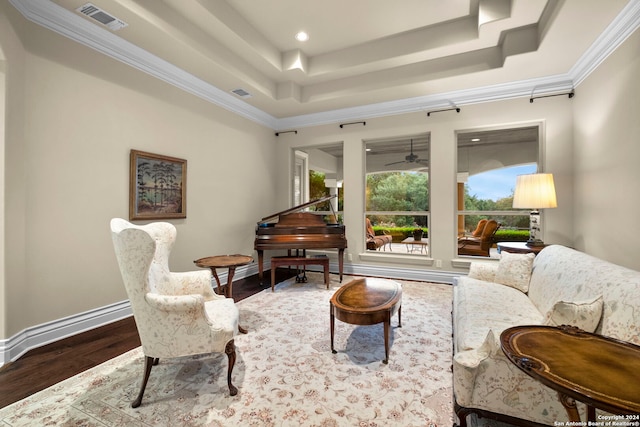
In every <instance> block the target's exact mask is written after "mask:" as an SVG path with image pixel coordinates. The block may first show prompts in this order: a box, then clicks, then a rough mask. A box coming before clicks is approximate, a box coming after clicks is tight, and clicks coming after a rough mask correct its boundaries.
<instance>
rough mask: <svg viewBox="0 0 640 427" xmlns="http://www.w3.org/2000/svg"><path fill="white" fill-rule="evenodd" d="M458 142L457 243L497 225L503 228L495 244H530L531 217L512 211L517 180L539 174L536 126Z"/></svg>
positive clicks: (462, 136)
mask: <svg viewBox="0 0 640 427" xmlns="http://www.w3.org/2000/svg"><path fill="white" fill-rule="evenodd" d="M457 140H458V237H464V236H468V235H469V234H471V233H472V232H473V231H474V230H475V228H476V225H477V224H478V222H479V221H480V220H481V219H494V220H496V221H497V222H498V223H499V224H500V228H499V230H498V231H497V232H496V236H495V237H494V239H493V240H494V243H495V241H498V240H501V241H504V240H513V241H526V240H527V239H528V238H529V234H528V233H529V212H528V211H522V210H517V209H513V208H512V203H513V193H514V190H515V184H516V177H517V176H518V175H522V174H529V173H535V172H537V170H538V151H539V148H538V147H539V143H538V126H529V127H522V128H516V129H499V130H491V131H472V132H461V133H458V135H457ZM490 254H491V251H490Z"/></svg>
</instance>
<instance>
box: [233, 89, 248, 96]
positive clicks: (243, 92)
mask: <svg viewBox="0 0 640 427" xmlns="http://www.w3.org/2000/svg"><path fill="white" fill-rule="evenodd" d="M231 92H233V93H235V94H236V95H238V96H239V97H240V98H251V94H250V93H249V92H247V91H246V90H244V89H234V90H232V91H231Z"/></svg>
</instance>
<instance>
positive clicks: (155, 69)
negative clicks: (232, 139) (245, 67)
mask: <svg viewBox="0 0 640 427" xmlns="http://www.w3.org/2000/svg"><path fill="white" fill-rule="evenodd" d="M9 2H10V3H11V4H12V5H13V6H14V7H15V8H16V9H17V10H18V11H19V12H20V13H21V14H22V15H23V16H24V17H25V18H27V19H28V20H30V21H32V22H34V23H36V24H38V25H40V26H43V27H45V28H47V29H49V30H51V31H54V32H56V33H58V34H60V35H63V36H65V37H68V38H70V39H71V40H74V41H76V42H78V43H80V44H83V45H85V46H87V47H90V48H91V49H94V50H96V51H98V52H100V53H103V54H104V55H107V56H109V57H111V58H113V59H116V60H118V61H121V62H123V63H125V64H127V65H129V66H131V67H133V68H136V69H138V70H140V71H143V72H145V73H147V74H150V75H152V76H154V77H156V78H158V79H160V80H163V81H165V82H166V83H169V84H171V85H173V86H176V87H178V88H180V89H182V90H184V91H186V92H189V93H191V94H193V95H196V96H198V97H200V98H202V99H204V100H206V101H209V102H211V103H213V104H216V105H218V106H220V107H222V108H225V109H226V110H229V111H231V112H233V113H235V114H238V115H240V116H243V117H246V118H248V119H250V120H252V121H254V122H257V123H259V124H261V125H264V126H267V127H270V128H275V127H277V119H276V118H275V117H273V116H271V115H269V114H267V113H265V112H264V111H262V110H260V109H258V108H256V107H254V106H252V105H250V104H247V103H246V102H244V101H242V100H240V99H237V98H235V97H234V96H233V95H231V94H229V93H227V92H225V91H223V90H220V89H218V88H217V87H215V86H213V85H211V84H209V83H207V82H205V81H204V80H202V79H199V78H197V77H195V76H194V75H192V74H190V73H188V72H186V71H184V70H183V69H181V68H179V67H176V66H175V65H173V64H171V63H169V62H167V61H165V60H163V59H161V58H159V57H157V56H155V55H153V54H151V53H149V52H147V51H146V50H144V49H142V48H140V47H138V46H136V45H134V44H133V43H130V42H128V41H126V40H124V39H122V38H120V37H118V36H117V35H115V34H113V33H111V32H110V31H108V30H106V29H104V28H102V27H100V26H98V25H96V24H93V23H91V22H90V21H88V20H86V19H84V18H83V17H81V16H80V15H77V14H75V13H73V12H71V11H69V10H67V9H65V8H63V7H62V6H59V5H57V4H56V3H53V2H51V1H49V0H46V1H32V0H9Z"/></svg>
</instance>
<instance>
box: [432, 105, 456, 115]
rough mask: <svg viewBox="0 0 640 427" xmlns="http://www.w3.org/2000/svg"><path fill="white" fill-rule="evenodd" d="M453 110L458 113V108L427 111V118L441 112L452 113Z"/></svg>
mask: <svg viewBox="0 0 640 427" xmlns="http://www.w3.org/2000/svg"><path fill="white" fill-rule="evenodd" d="M453 110H456V113H459V112H460V108H459V107H456V108H447V109H445V110H435V111H429V112H428V113H427V117H429V116H431V113H441V112H443V111H453Z"/></svg>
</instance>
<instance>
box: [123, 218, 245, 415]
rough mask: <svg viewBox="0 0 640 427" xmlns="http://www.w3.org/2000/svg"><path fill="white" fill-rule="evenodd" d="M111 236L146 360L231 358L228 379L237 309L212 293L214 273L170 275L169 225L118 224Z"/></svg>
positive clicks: (172, 237) (171, 231) (171, 229)
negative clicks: (220, 355)
mask: <svg viewBox="0 0 640 427" xmlns="http://www.w3.org/2000/svg"><path fill="white" fill-rule="evenodd" d="M111 235H112V239H113V244H114V248H115V252H116V258H117V260H118V265H119V266H120V272H121V274H122V279H123V281H124V285H125V288H126V291H127V295H128V297H129V301H130V303H131V309H132V311H133V316H134V318H135V321H136V326H137V328H138V333H139V335H140V341H141V343H142V350H143V352H144V354H145V356H146V357H147V358H152V359H158V358H167V357H181V356H189V355H196V354H203V353H227V355H228V356H229V362H230V364H229V378H230V374H231V369H232V368H233V362H235V347H234V346H233V338H234V337H235V335H236V334H237V332H238V318H239V312H238V308H237V307H236V305H235V303H234V301H233V299H230V298H225V297H224V296H221V295H216V294H215V293H214V292H213V290H212V288H211V277H212V276H211V271H209V270H199V271H191V272H183V273H174V272H171V271H169V263H168V261H169V254H170V252H171V248H172V247H173V244H174V242H175V239H176V229H175V227H174V226H173V225H172V224H170V223H166V222H157V223H151V224H147V225H144V226H137V225H134V224H131V223H129V222H128V221H125V220H123V219H120V218H114V219H112V220H111ZM232 357H233V360H232ZM148 369H149V370H150V369H151V368H150V367H149V368H148ZM147 375H148V374H147ZM229 385H230V389H231V390H232V394H233V389H232V386H231V383H230V381H229ZM143 391H144V386H143V390H142V392H143ZM140 399H141V396H140ZM138 404H139V402H138Z"/></svg>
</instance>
